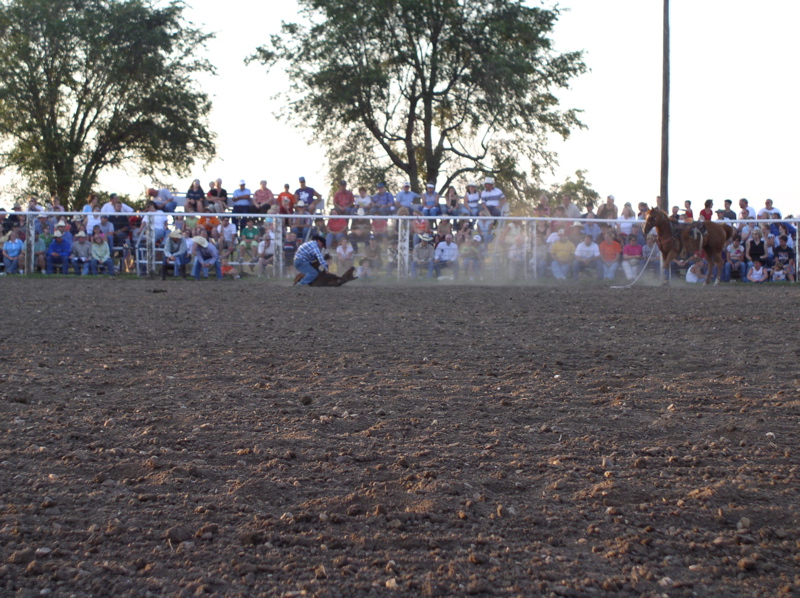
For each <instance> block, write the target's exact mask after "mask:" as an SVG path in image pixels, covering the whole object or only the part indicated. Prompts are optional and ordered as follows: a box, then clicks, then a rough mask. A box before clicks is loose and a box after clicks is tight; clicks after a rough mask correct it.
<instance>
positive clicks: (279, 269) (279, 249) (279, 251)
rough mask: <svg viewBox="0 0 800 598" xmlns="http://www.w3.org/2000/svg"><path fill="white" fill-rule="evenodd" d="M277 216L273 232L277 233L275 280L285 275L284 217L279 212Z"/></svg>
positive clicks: (274, 259) (273, 267)
mask: <svg viewBox="0 0 800 598" xmlns="http://www.w3.org/2000/svg"><path fill="white" fill-rule="evenodd" d="M273 215H274V216H275V219H274V221H275V224H274V225H273V226H272V232H274V233H275V254H274V257H273V258H272V269H273V274H274V276H275V280H278V279H279V278H280V277H281V276H283V218H281V217H280V216H279V215H278V214H273Z"/></svg>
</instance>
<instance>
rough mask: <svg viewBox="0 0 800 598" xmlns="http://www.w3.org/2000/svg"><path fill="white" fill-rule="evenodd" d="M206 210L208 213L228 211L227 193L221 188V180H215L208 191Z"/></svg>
mask: <svg viewBox="0 0 800 598" xmlns="http://www.w3.org/2000/svg"><path fill="white" fill-rule="evenodd" d="M206 201H207V204H206V209H207V210H208V211H209V212H217V213H220V214H221V213H223V212H227V211H228V192H227V191H226V190H225V188H224V187H223V186H222V179H217V180H216V181H214V184H213V185H212V186H211V188H210V189H209V190H208V195H207V196H206Z"/></svg>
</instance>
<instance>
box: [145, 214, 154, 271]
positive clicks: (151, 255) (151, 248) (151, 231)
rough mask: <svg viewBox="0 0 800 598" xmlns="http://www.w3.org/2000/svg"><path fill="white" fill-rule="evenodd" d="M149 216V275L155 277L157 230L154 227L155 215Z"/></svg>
mask: <svg viewBox="0 0 800 598" xmlns="http://www.w3.org/2000/svg"><path fill="white" fill-rule="evenodd" d="M145 217H146V218H147V276H148V277H150V278H153V277H154V276H155V275H156V230H155V228H154V226H155V225H154V222H153V221H154V217H153V216H145Z"/></svg>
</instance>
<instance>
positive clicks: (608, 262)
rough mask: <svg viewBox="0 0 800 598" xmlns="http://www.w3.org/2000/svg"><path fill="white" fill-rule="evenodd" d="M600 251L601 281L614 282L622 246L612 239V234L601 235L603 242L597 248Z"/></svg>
mask: <svg viewBox="0 0 800 598" xmlns="http://www.w3.org/2000/svg"><path fill="white" fill-rule="evenodd" d="M598 249H599V250H600V265H601V267H602V268H603V279H604V280H614V278H615V277H616V275H617V268H618V267H619V256H620V254H621V253H622V246H621V245H620V244H619V242H618V241H617V240H616V239H615V238H614V236H613V235H612V233H611V232H610V231H609V232H606V233H604V234H603V240H602V242H601V243H600V245H599V246H598Z"/></svg>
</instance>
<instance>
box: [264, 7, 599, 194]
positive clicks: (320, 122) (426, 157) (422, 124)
mask: <svg viewBox="0 0 800 598" xmlns="http://www.w3.org/2000/svg"><path fill="white" fill-rule="evenodd" d="M299 3H300V6H301V8H302V12H301V14H302V16H303V22H302V23H301V24H298V23H284V24H283V26H282V30H281V32H280V33H279V34H276V35H273V36H271V39H270V41H269V42H268V43H267V44H266V45H264V46H261V47H260V48H258V50H257V52H256V54H255V55H254V56H252V57H251V58H250V59H251V60H252V59H257V60H260V61H261V62H263V63H264V64H266V65H267V67H268V68H273V67H275V66H276V65H281V66H285V68H286V69H287V72H288V74H289V76H290V78H291V82H292V93H293V96H294V100H293V101H292V103H291V105H290V107H289V108H288V114H287V116H289V117H290V118H293V119H294V120H296V121H297V122H298V123H299V124H302V125H304V126H308V127H310V128H311V129H312V130H313V132H314V133H315V135H316V136H317V138H318V139H319V140H320V141H321V142H322V143H324V144H325V145H326V146H327V148H328V152H329V155H328V157H329V161H330V162H331V165H332V170H333V171H335V173H336V176H342V175H345V174H346V173H350V174H351V175H352V176H356V177H357V176H359V175H369V174H374V173H376V172H383V173H384V174H395V175H398V176H400V175H402V176H403V178H408V179H409V181H410V182H411V184H412V187H413V188H415V189H417V190H419V189H420V188H421V187H422V186H424V183H425V181H426V180H439V177H440V175H444V178H443V179H441V180H439V182H440V183H441V189H444V188H446V187H447V186H448V185H449V184H450V183H451V182H452V181H454V180H456V179H457V178H459V177H465V176H468V177H470V178H474V177H476V176H478V175H482V174H487V173H488V174H500V173H501V169H502V168H503V165H508V164H510V163H511V164H513V165H514V167H515V168H520V167H521V166H518V165H527V164H533V165H534V168H533V172H534V173H535V172H537V168H538V166H536V165H542V164H545V165H547V164H550V163H551V161H552V155H551V154H550V153H549V152H548V151H547V149H546V138H547V135H548V134H550V133H553V132H555V133H557V134H560V135H562V136H563V137H567V136H568V135H569V133H570V131H571V130H572V129H574V128H576V127H581V126H582V125H581V123H580V121H579V119H578V115H577V111H576V110H561V109H560V108H559V104H558V100H557V98H556V96H555V95H554V93H555V92H556V91H557V90H559V89H563V88H566V87H567V86H568V84H569V82H570V80H571V79H572V78H573V77H575V76H577V75H579V74H581V73H583V72H584V71H585V70H586V67H585V65H584V63H583V60H582V54H581V53H580V52H569V53H558V52H556V51H555V50H554V49H553V46H552V41H551V40H550V38H549V37H548V36H549V35H550V34H551V32H552V29H553V26H554V25H555V23H556V21H557V18H558V16H559V10H558V9H556V8H553V9H546V8H542V7H527V6H525V5H523V3H522V2H520V1H518V0H494V1H493V2H486V1H485V0H299ZM526 167H527V166H526Z"/></svg>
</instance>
